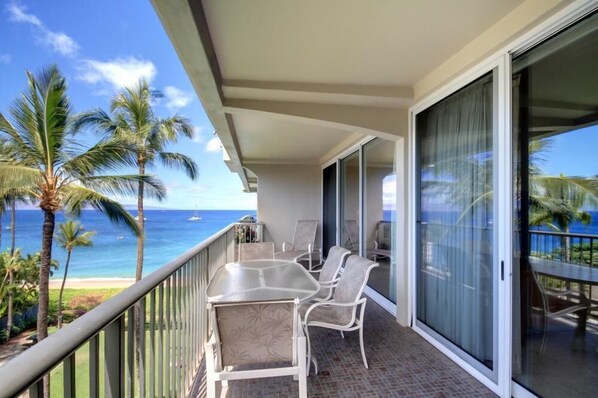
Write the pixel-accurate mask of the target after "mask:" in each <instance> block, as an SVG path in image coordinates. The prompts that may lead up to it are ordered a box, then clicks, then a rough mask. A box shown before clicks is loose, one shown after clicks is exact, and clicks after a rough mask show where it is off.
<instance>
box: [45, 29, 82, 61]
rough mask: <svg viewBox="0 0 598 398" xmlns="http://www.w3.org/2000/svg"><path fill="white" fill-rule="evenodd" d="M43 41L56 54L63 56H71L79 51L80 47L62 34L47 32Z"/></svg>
mask: <svg viewBox="0 0 598 398" xmlns="http://www.w3.org/2000/svg"><path fill="white" fill-rule="evenodd" d="M42 41H43V42H44V43H46V44H47V45H48V46H49V47H50V48H51V49H52V50H54V52H57V53H59V54H62V55H66V56H71V55H75V54H76V53H77V51H79V45H78V44H77V43H76V42H75V40H73V39H72V38H71V37H69V36H67V35H65V34H64V33H62V32H51V31H47V32H46V34H45V35H44V36H43V38H42Z"/></svg>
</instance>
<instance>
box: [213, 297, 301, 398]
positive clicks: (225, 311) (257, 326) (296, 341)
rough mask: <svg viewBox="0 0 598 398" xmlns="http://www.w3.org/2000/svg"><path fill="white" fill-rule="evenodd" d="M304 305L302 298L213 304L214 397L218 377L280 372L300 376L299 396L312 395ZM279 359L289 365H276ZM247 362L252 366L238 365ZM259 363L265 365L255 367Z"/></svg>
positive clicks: (222, 378)
mask: <svg viewBox="0 0 598 398" xmlns="http://www.w3.org/2000/svg"><path fill="white" fill-rule="evenodd" d="M298 307H299V300H286V301H269V302H268V301H266V302H245V303H235V304H208V310H209V311H210V317H211V321H212V336H211V338H210V340H209V341H208V343H207V344H206V353H205V356H206V376H207V396H208V398H214V397H215V396H216V383H217V382H218V381H220V382H223V381H225V382H227V381H228V380H240V379H254V378H263V377H278V376H294V378H295V379H298V381H299V396H300V397H301V398H305V397H307V372H306V361H305V358H306V352H305V348H306V341H305V335H304V333H303V329H302V327H301V319H300V318H299V314H298ZM279 363H280V364H281V365H285V366H279V367H272V366H273V364H275V365H277V364H279ZM245 365H251V366H250V367H251V369H249V370H243V369H241V370H239V369H238V367H243V366H245ZM259 365H264V366H263V367H260V368H259V369H255V367H256V366H259ZM235 367H237V369H235Z"/></svg>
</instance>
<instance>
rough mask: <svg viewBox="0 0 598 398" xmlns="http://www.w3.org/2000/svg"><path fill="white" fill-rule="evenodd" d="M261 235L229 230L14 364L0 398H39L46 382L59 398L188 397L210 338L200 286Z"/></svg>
mask: <svg viewBox="0 0 598 398" xmlns="http://www.w3.org/2000/svg"><path fill="white" fill-rule="evenodd" d="M262 229H263V225H262V224H259V223H252V222H249V223H245V222H243V223H235V224H231V225H229V226H228V227H226V228H224V229H223V230H221V231H219V232H218V233H216V234H214V235H213V236H211V237H210V238H209V239H207V240H205V241H203V242H202V243H200V244H199V245H197V246H195V247H194V248H192V249H191V250H189V251H187V252H186V253H184V254H183V255H181V256H180V257H178V258H177V259H175V260H173V261H171V262H169V263H168V264H166V265H164V266H163V267H162V268H160V269H158V270H156V271H155V272H153V273H151V274H150V275H148V276H147V277H145V278H143V279H142V280H141V281H139V282H138V283H136V284H134V285H133V286H131V287H129V288H128V289H126V290H124V291H123V292H121V293H120V294H118V295H117V296H115V297H114V298H112V299H110V300H108V301H106V302H104V303H102V304H101V305H99V306H98V307H96V308H95V309H93V310H92V311H90V312H88V313H87V314H85V315H83V316H82V317H81V318H79V319H77V320H75V321H74V322H72V323H71V324H69V325H68V326H66V327H65V328H64V329H62V330H60V331H59V332H57V333H54V334H51V335H50V336H49V337H47V338H46V339H44V340H43V341H41V342H40V343H38V344H36V345H34V346H33V347H31V348H29V349H28V350H27V351H25V352H23V353H22V354H20V355H18V356H17V357H15V358H13V359H12V360H11V361H10V362H8V363H7V364H5V365H4V366H2V367H0V391H1V392H0V395H2V396H17V395H19V394H22V393H24V392H26V391H27V390H28V391H29V395H30V397H40V396H42V393H43V388H44V387H43V386H44V381H43V380H44V377H46V376H49V379H50V385H51V384H54V388H50V391H52V392H55V393H56V394H57V395H58V396H61V397H62V396H64V397H72V396H75V395H80V393H84V395H85V396H90V397H98V396H106V397H123V396H127V397H133V396H151V397H154V396H160V397H162V396H176V397H184V396H188V394H189V391H190V388H191V385H192V383H193V380H194V378H195V376H196V374H197V371H198V369H199V366H200V362H201V360H202V355H203V347H204V344H205V342H206V341H207V338H208V332H209V325H208V318H207V312H206V302H205V289H206V286H207V284H208V282H209V280H210V278H211V277H212V276H213V274H214V272H215V270H216V269H217V268H218V267H220V266H222V265H224V264H226V263H228V262H231V261H234V260H235V258H236V254H235V253H236V246H237V245H236V243H239V242H243V241H245V240H246V238H245V237H247V236H249V237H252V240H257V239H259V240H261V238H262V236H261V235H262ZM136 313H137V314H142V315H141V316H140V318H141V319H144V322H137V323H136V322H134V321H133V320H134V319H135V316H136V315H135V314H136ZM143 314H144V315H145V316H143ZM135 324H138V325H140V326H139V328H138V331H137V332H138V333H135V330H134V327H135ZM137 355H138V358H136V356H137ZM81 375H84V377H81ZM46 378H47V377H46ZM78 378H79V379H78ZM81 379H83V380H81ZM60 386H62V387H61V388H60V389H59V390H58V391H57V388H56V387H60ZM77 390H79V391H77ZM77 393H79V394H77ZM47 395H50V394H47Z"/></svg>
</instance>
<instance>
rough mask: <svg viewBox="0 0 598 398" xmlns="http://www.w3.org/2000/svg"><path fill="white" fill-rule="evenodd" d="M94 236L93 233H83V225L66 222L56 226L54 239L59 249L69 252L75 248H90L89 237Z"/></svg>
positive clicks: (75, 222)
mask: <svg viewBox="0 0 598 398" xmlns="http://www.w3.org/2000/svg"><path fill="white" fill-rule="evenodd" d="M95 234H96V233H95V231H85V228H84V227H83V225H81V223H80V222H78V221H76V220H66V221H65V222H63V223H60V224H58V231H57V232H56V234H55V235H54V238H55V239H56V241H57V242H58V243H59V244H60V246H61V247H63V248H64V249H66V250H69V251H70V250H73V249H74V248H75V247H89V246H92V245H93V242H92V240H91V237H92V236H94V235H95Z"/></svg>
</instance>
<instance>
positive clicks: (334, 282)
mask: <svg viewBox="0 0 598 398" xmlns="http://www.w3.org/2000/svg"><path fill="white" fill-rule="evenodd" d="M340 280H341V278H336V279H333V280H331V281H322V282H319V283H320V285H324V286H326V287H336V285H337V284H338V281H340Z"/></svg>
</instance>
